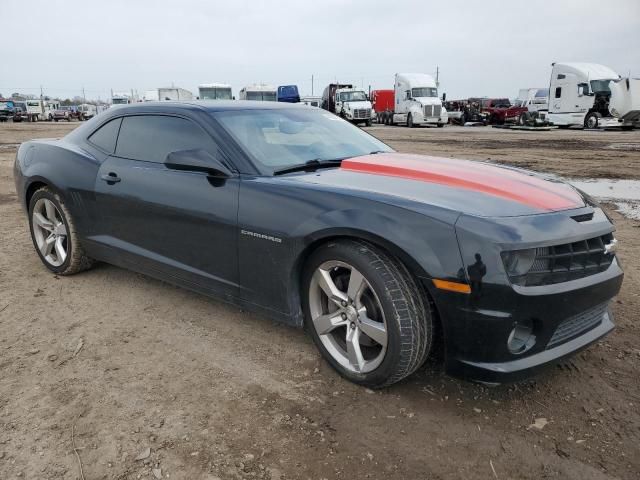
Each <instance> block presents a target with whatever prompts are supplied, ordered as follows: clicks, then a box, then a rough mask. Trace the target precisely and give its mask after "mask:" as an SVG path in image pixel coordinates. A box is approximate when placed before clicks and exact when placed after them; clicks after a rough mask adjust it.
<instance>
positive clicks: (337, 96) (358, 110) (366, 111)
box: [321, 83, 375, 126]
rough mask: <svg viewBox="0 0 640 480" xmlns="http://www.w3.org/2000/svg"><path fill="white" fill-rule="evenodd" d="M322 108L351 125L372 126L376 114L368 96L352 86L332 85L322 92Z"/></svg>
mask: <svg viewBox="0 0 640 480" xmlns="http://www.w3.org/2000/svg"><path fill="white" fill-rule="evenodd" d="M321 107H322V108H323V109H325V110H328V111H329V112H331V113H334V114H336V115H338V116H340V117H342V118H344V119H345V120H348V121H349V122H351V123H355V124H358V123H364V124H365V125H367V126H371V120H372V119H373V118H374V117H375V112H374V111H373V107H372V105H371V102H370V101H369V99H368V98H367V94H366V93H364V91H363V90H360V89H357V88H354V87H353V85H351V84H347V83H345V84H342V83H330V84H329V85H327V87H326V88H325V89H324V92H322V105H321Z"/></svg>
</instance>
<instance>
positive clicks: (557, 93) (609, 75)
mask: <svg viewBox="0 0 640 480" xmlns="http://www.w3.org/2000/svg"><path fill="white" fill-rule="evenodd" d="M618 80H620V75H618V74H617V73H616V72H614V71H613V70H612V69H610V68H609V67H605V66H604V65H598V64H597V63H554V64H552V70H551V82H550V88H549V121H550V122H552V123H553V124H554V125H557V126H559V127H560V128H569V127H571V126H583V127H585V128H599V127H605V128H607V127H623V128H628V127H632V126H633V124H632V123H630V124H627V123H625V120H624V119H620V118H616V117H614V116H612V115H611V112H610V110H609V102H610V100H611V87H610V84H611V82H617V81H618Z"/></svg>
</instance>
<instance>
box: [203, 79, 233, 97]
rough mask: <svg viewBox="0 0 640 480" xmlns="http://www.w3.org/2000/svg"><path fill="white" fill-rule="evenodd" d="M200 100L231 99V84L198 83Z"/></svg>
mask: <svg viewBox="0 0 640 480" xmlns="http://www.w3.org/2000/svg"><path fill="white" fill-rule="evenodd" d="M198 97H199V98H200V100H231V99H233V96H232V95H231V85H227V84H226V83H203V84H201V85H198Z"/></svg>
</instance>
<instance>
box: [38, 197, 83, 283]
mask: <svg viewBox="0 0 640 480" xmlns="http://www.w3.org/2000/svg"><path fill="white" fill-rule="evenodd" d="M29 228H30V230H31V239H32V240H33V246H34V247H35V249H36V252H37V253H38V256H39V257H40V260H42V263H44V265H45V266H46V267H47V268H48V269H49V270H51V271H52V272H54V273H57V274H58V275H72V274H74V273H77V272H80V271H82V270H86V269H88V268H90V267H91V266H92V265H93V260H92V259H91V258H89V257H88V256H87V255H86V254H85V252H84V249H83V248H82V245H80V242H79V241H78V235H77V233H76V227H75V223H74V221H73V219H72V218H71V215H70V214H69V211H68V210H67V208H66V206H65V204H64V202H63V201H62V199H61V198H60V196H59V195H58V194H57V193H55V192H54V191H52V190H51V189H49V188H48V187H43V188H41V189H39V190H38V191H36V193H34V194H33V197H31V200H30V202H29Z"/></svg>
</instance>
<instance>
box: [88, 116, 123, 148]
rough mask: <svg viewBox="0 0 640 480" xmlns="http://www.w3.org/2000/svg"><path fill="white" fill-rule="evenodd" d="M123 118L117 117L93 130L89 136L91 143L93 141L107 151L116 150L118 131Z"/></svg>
mask: <svg viewBox="0 0 640 480" xmlns="http://www.w3.org/2000/svg"><path fill="white" fill-rule="evenodd" d="M121 123H122V118H116V119H114V120H111V121H109V122H107V123H105V124H104V125H103V126H101V127H100V128H99V129H98V130H96V131H95V132H93V133H92V134H91V136H90V137H89V138H88V140H89V143H92V144H93V145H95V146H96V147H98V148H99V149H100V150H102V151H104V152H105V153H109V154H111V153H113V152H115V150H116V140H117V139H118V131H119V130H120V124H121Z"/></svg>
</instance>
